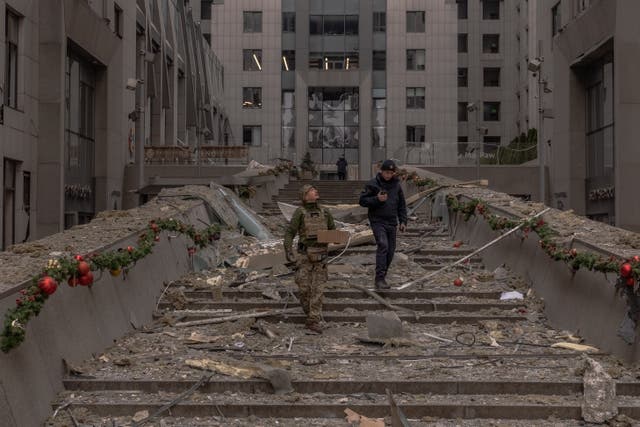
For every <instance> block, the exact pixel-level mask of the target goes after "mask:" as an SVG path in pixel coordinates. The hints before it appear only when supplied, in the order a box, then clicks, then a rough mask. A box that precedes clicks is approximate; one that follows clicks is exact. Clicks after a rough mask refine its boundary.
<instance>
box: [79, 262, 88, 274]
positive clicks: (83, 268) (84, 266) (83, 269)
mask: <svg viewBox="0 0 640 427" xmlns="http://www.w3.org/2000/svg"><path fill="white" fill-rule="evenodd" d="M89 272H91V266H90V265H89V263H88V262H85V261H80V262H79V263H78V273H80V276H84V275H86V274H87V273H89Z"/></svg>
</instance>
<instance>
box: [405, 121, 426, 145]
mask: <svg viewBox="0 0 640 427" xmlns="http://www.w3.org/2000/svg"><path fill="white" fill-rule="evenodd" d="M410 130H411V132H410ZM418 130H422V141H415V139H416V138H415V137H416V135H418V133H417V132H416V131H418ZM409 133H412V134H413V137H414V138H413V139H414V140H409ZM426 139H427V127H426V126H425V125H407V126H406V133H405V144H406V146H407V147H418V146H420V144H422V143H423V142H426Z"/></svg>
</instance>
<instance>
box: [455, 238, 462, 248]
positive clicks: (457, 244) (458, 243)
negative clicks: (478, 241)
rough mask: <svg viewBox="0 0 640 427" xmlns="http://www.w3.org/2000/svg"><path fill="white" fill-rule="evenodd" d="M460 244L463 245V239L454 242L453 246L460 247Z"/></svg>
mask: <svg viewBox="0 0 640 427" xmlns="http://www.w3.org/2000/svg"><path fill="white" fill-rule="evenodd" d="M460 246H462V241H461V240H458V241H457V242H454V243H453V247H454V248H459V247H460Z"/></svg>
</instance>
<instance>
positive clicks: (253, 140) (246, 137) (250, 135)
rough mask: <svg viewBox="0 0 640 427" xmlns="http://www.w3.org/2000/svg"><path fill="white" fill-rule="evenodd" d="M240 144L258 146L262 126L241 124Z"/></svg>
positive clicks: (260, 140)
mask: <svg viewBox="0 0 640 427" xmlns="http://www.w3.org/2000/svg"><path fill="white" fill-rule="evenodd" d="M242 145H248V146H250V147H259V146H261V145H262V126H242Z"/></svg>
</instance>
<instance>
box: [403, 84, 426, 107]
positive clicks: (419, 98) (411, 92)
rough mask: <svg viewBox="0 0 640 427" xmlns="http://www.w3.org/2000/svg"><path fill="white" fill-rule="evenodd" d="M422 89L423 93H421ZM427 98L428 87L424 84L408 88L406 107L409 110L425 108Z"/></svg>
mask: <svg viewBox="0 0 640 427" xmlns="http://www.w3.org/2000/svg"><path fill="white" fill-rule="evenodd" d="M420 90H422V95H420V94H419V92H420ZM425 100H426V89H425V87H424V86H414V87H407V88H406V108H407V110H424V109H425V104H426V102H425Z"/></svg>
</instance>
